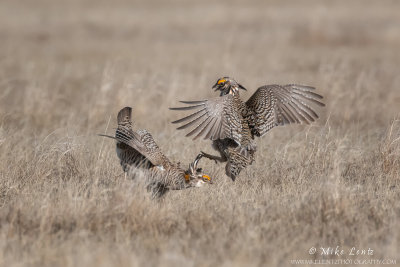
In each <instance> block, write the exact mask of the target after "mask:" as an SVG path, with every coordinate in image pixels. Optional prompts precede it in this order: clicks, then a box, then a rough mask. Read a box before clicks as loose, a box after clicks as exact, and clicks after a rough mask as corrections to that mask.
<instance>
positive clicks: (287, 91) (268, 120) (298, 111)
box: [246, 84, 325, 136]
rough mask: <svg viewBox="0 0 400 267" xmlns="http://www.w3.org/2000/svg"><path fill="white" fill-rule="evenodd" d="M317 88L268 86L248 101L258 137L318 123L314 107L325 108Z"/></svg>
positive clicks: (253, 125)
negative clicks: (287, 126)
mask: <svg viewBox="0 0 400 267" xmlns="http://www.w3.org/2000/svg"><path fill="white" fill-rule="evenodd" d="M314 90H315V88H314V87H310V86H304V85H297V84H288V85H264V86H262V87H260V88H258V89H257V91H256V92H255V93H254V94H253V95H252V96H251V97H250V98H249V99H248V100H247V102H246V106H247V108H248V109H249V110H250V114H251V115H250V118H249V122H250V128H251V129H252V132H253V134H255V135H256V136H263V135H264V134H265V133H267V132H268V131H269V130H271V129H272V128H273V127H275V126H278V125H285V124H291V123H302V122H304V123H307V124H309V123H310V122H313V121H315V120H316V119H317V118H318V114H317V113H316V112H315V111H314V109H313V107H312V105H316V106H321V107H323V106H325V104H324V103H322V102H320V100H321V99H322V98H323V97H322V96H321V95H319V94H317V93H314V92H313V91H314Z"/></svg>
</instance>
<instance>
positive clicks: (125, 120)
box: [117, 107, 132, 127]
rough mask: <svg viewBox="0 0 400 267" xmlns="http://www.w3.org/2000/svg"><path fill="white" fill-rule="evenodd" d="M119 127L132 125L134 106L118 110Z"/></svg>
mask: <svg viewBox="0 0 400 267" xmlns="http://www.w3.org/2000/svg"><path fill="white" fill-rule="evenodd" d="M117 121H118V127H119V126H125V127H126V126H128V127H132V108H131V107H124V108H123V109H121V110H120V111H119V112H118V116H117Z"/></svg>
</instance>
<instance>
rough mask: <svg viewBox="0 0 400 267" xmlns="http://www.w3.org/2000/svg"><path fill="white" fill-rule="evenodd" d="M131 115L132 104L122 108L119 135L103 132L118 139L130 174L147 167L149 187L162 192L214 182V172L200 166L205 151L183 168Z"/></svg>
mask: <svg viewBox="0 0 400 267" xmlns="http://www.w3.org/2000/svg"><path fill="white" fill-rule="evenodd" d="M131 115H132V108H130V107H125V108H123V109H121V110H120V111H119V113H118V116H117V120H118V127H117V130H116V133H115V137H114V136H109V135H100V136H105V137H109V138H112V139H115V140H116V150H117V155H118V158H119V159H120V163H121V166H122V169H123V170H124V172H125V173H127V174H128V175H130V174H132V173H133V172H134V171H136V170H145V171H146V176H147V177H148V179H149V183H148V189H149V190H151V191H153V193H155V194H156V195H159V196H160V195H163V194H164V193H165V192H167V191H168V190H180V189H185V188H188V187H201V186H202V185H204V184H207V183H212V182H211V178H210V176H208V175H206V174H203V173H202V170H201V168H197V164H198V162H199V160H200V158H201V157H202V155H201V154H200V155H198V156H197V157H196V159H195V160H194V162H193V163H191V164H189V168H188V169H187V170H184V169H182V168H181V167H180V164H179V163H172V162H171V161H170V160H169V159H168V158H167V157H166V156H165V155H164V154H163V153H162V152H161V149H160V148H159V147H158V145H157V144H156V142H155V141H154V139H153V137H152V135H151V134H150V133H149V132H148V131H146V130H137V131H134V130H133V128H132V120H131Z"/></svg>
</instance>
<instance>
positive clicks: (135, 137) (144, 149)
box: [115, 128, 164, 166]
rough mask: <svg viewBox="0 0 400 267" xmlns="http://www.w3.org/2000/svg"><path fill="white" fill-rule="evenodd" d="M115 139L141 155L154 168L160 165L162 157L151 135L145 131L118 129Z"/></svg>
mask: <svg viewBox="0 0 400 267" xmlns="http://www.w3.org/2000/svg"><path fill="white" fill-rule="evenodd" d="M115 139H116V140H117V141H119V142H122V143H124V144H126V145H128V146H130V147H132V148H133V149H135V150H137V151H138V152H139V153H140V154H142V155H143V156H144V157H145V158H146V159H147V160H148V161H150V162H151V164H153V165H154V166H159V165H162V164H163V163H164V162H163V159H164V155H163V154H162V152H161V149H160V148H159V147H158V145H157V143H156V142H155V141H154V139H153V137H152V136H151V134H150V133H149V132H148V131H146V130H138V131H137V132H134V131H132V130H127V129H125V128H118V129H117V132H116V133H115Z"/></svg>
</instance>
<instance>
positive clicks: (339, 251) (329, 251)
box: [309, 246, 374, 256]
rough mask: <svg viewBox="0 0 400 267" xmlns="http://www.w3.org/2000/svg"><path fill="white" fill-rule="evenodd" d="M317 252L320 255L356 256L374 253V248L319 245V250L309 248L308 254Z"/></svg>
mask: <svg viewBox="0 0 400 267" xmlns="http://www.w3.org/2000/svg"><path fill="white" fill-rule="evenodd" d="M317 252H319V254H320V255H321V256H342V255H346V256H357V255H367V256H373V255H374V250H373V249H371V248H356V247H352V248H349V249H344V248H341V247H340V246H336V247H335V248H334V247H320V248H319V250H318V251H317V249H316V248H314V247H312V248H310V250H309V254H310V255H313V254H315V253H317Z"/></svg>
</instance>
